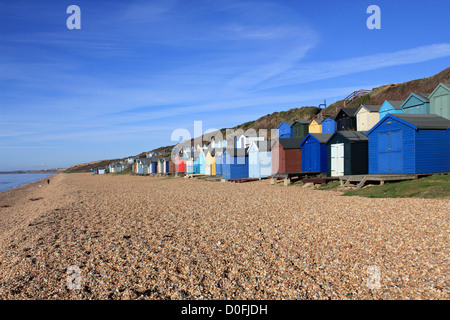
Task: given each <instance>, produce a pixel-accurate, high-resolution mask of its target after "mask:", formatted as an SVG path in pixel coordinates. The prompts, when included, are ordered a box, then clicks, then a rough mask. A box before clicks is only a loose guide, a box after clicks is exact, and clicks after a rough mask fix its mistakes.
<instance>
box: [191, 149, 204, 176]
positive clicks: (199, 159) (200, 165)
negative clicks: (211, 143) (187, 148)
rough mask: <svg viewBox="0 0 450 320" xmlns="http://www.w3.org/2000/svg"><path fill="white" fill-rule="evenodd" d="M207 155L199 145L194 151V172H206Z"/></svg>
mask: <svg viewBox="0 0 450 320" xmlns="http://www.w3.org/2000/svg"><path fill="white" fill-rule="evenodd" d="M205 163H206V155H205V151H204V150H203V148H202V147H197V149H196V151H195V152H194V173H195V174H205Z"/></svg>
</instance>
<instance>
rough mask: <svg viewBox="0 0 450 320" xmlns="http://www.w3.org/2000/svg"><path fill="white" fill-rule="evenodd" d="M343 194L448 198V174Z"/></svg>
mask: <svg viewBox="0 0 450 320" xmlns="http://www.w3.org/2000/svg"><path fill="white" fill-rule="evenodd" d="M343 195H344V196H362V197H368V198H450V175H444V174H437V175H432V176H429V177H426V178H421V179H417V180H409V181H401V182H394V183H392V182H391V183H386V184H384V185H382V186H373V187H367V188H364V189H359V190H351V191H347V192H345V193H344V194H343Z"/></svg>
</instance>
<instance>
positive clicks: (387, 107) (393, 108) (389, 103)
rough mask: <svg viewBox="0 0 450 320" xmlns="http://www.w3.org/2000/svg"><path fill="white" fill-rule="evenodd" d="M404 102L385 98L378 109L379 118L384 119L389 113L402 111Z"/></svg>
mask: <svg viewBox="0 0 450 320" xmlns="http://www.w3.org/2000/svg"><path fill="white" fill-rule="evenodd" d="M402 104H403V101H395V100H385V101H384V102H383V104H382V105H381V107H380V110H378V114H379V116H380V118H379V120H381V119H383V118H384V117H385V116H386V115H387V114H389V113H402ZM369 130H370V129H369Z"/></svg>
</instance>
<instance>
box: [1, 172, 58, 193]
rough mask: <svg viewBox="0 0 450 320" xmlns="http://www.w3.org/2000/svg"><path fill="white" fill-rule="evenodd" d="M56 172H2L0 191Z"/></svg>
mask: <svg viewBox="0 0 450 320" xmlns="http://www.w3.org/2000/svg"><path fill="white" fill-rule="evenodd" d="M55 174H56V173H4V174H0V192H3V191H7V190H11V189H14V188H17V187H20V186H23V185H24V184H27V183H31V182H34V181H37V180H41V179H44V178H47V177H50V176H53V175H55Z"/></svg>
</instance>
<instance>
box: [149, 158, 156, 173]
mask: <svg viewBox="0 0 450 320" xmlns="http://www.w3.org/2000/svg"><path fill="white" fill-rule="evenodd" d="M148 173H149V174H150V173H151V174H155V173H158V159H157V158H149V163H148Z"/></svg>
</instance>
